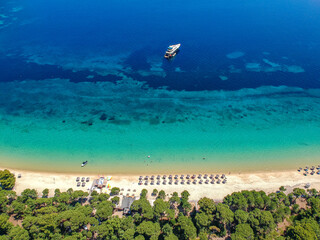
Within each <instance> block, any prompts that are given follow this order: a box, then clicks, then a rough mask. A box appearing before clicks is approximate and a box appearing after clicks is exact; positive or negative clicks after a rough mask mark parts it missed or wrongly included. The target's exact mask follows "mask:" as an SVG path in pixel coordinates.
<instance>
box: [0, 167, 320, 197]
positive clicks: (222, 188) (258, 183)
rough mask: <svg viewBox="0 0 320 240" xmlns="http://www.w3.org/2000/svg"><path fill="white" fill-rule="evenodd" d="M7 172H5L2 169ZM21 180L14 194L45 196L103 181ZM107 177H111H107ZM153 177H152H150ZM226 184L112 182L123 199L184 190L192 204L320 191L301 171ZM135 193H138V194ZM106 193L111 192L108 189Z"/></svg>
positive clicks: (37, 175)
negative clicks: (242, 195) (236, 195)
mask: <svg viewBox="0 0 320 240" xmlns="http://www.w3.org/2000/svg"><path fill="white" fill-rule="evenodd" d="M2 169H3V168H2ZM9 170H10V171H11V172H13V173H15V175H16V176H17V175H18V174H21V175H22V177H21V178H16V185H15V187H14V189H13V190H14V191H16V192H17V193H18V194H20V193H21V192H22V191H23V190H24V189H27V188H30V189H32V188H33V189H36V190H37V191H38V194H39V195H41V193H42V191H43V189H45V188H48V189H49V191H50V194H49V195H50V196H52V195H53V194H54V190H55V189H56V188H59V189H60V190H61V191H66V190H67V189H69V188H73V189H74V190H83V191H87V189H88V188H89V187H91V185H92V182H93V180H94V179H97V178H99V177H100V176H99V175H90V174H86V175H79V174H61V173H44V172H31V171H21V170H15V169H9ZM104 176H105V177H106V176H107V175H104ZM149 176H150V175H149ZM76 177H90V182H89V183H86V186H85V187H77V186H76ZM227 179H228V181H227V183H226V184H216V183H215V184H201V185H200V184H199V183H197V184H195V185H194V184H191V185H187V184H184V185H182V184H180V183H179V184H178V185H175V184H173V185H168V184H167V185H163V184H161V185H150V184H149V185H147V186H146V185H138V182H139V176H132V175H127V176H125V175H115V176H112V180H111V181H109V184H110V186H111V187H119V188H120V189H124V190H123V191H122V194H123V195H127V194H129V195H133V194H135V196H139V193H140V192H141V190H142V189H144V188H145V189H147V190H148V192H149V194H151V192H152V190H153V189H157V190H158V191H160V190H164V191H165V192H166V193H167V194H172V193H173V192H178V193H181V192H182V191H184V190H187V191H189V193H190V200H194V201H197V200H199V199H200V198H202V197H208V198H212V199H214V200H216V201H221V200H222V199H223V198H224V197H225V196H226V195H228V194H231V193H233V192H237V191H241V190H256V191H260V190H262V191H265V192H266V193H270V192H275V191H277V190H278V189H279V187H280V186H284V187H285V188H287V190H288V191H291V190H292V189H293V188H296V187H304V186H305V185H306V184H307V183H310V185H311V186H310V188H315V189H317V190H319V189H320V175H317V174H315V175H313V176H311V175H308V176H303V175H302V173H299V172H297V171H282V172H256V173H237V174H230V175H227ZM133 190H136V191H135V192H134V191H133ZM103 192H108V190H107V189H104V190H103Z"/></svg>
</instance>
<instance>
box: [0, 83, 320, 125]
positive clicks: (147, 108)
mask: <svg viewBox="0 0 320 240" xmlns="http://www.w3.org/2000/svg"><path fill="white" fill-rule="evenodd" d="M0 89H1V90H0V92H1V94H0V114H1V115H0V116H1V119H2V121H3V120H4V119H6V118H8V117H10V116H11V117H19V116H24V117H29V118H30V119H33V120H32V121H37V120H41V119H48V118H50V119H55V118H56V119H57V120H59V122H61V121H62V120H64V121H67V122H78V123H79V125H87V126H92V125H95V124H100V125H101V124H104V125H106V124H117V125H128V124H130V123H131V122H132V121H134V122H143V123H148V124H151V125H158V124H170V123H176V122H179V123H187V122H190V121H193V120H197V121H206V120H208V119H210V120H213V121H214V122H216V123H217V124H218V125H227V126H237V125H238V124H242V125H246V126H254V127H261V126H263V127H264V128H268V127H269V126H274V125H282V124H289V123H290V122H292V123H294V124H297V123H299V122H314V123H318V118H319V117H320V108H319V106H320V90H316V89H314V90H305V89H301V88H292V87H285V86H282V87H270V86H269V87H260V88H257V89H242V90H238V91H199V92H185V91H169V90H166V89H151V88H147V87H146V86H145V85H143V84H142V83H139V82H136V81H122V82H119V83H117V84H114V83H110V82H99V83H88V82H83V83H72V82H70V81H68V80H66V79H50V80H43V81H23V82H18V81H17V82H7V83H0ZM64 126H65V125H64Z"/></svg>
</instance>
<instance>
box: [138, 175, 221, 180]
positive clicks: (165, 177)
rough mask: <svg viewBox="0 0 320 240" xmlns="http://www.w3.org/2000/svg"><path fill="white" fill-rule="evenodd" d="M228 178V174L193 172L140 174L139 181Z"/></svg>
mask: <svg viewBox="0 0 320 240" xmlns="http://www.w3.org/2000/svg"><path fill="white" fill-rule="evenodd" d="M219 178H221V179H226V175H224V174H222V175H221V176H220V175H219V174H216V175H214V174H210V175H208V174H204V175H202V174H199V175H196V174H193V175H189V174H188V175H168V176H167V175H157V176H155V175H152V176H150V177H149V176H140V177H139V181H142V180H149V179H150V180H155V179H157V180H158V181H160V179H164V180H166V179H169V180H178V179H181V180H184V179H187V180H190V179H207V180H208V179H219Z"/></svg>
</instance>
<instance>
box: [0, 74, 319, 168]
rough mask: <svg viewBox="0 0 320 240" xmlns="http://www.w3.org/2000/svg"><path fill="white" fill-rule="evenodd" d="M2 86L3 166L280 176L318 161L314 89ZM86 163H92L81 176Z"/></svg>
mask: <svg viewBox="0 0 320 240" xmlns="http://www.w3.org/2000/svg"><path fill="white" fill-rule="evenodd" d="M1 88H2V89H3V90H5V91H4V92H3V94H2V95H1V98H0V99H1V104H3V105H4V102H5V103H6V108H2V120H1V138H0V143H1V144H0V146H1V147H0V152H1V155H2V156H1V159H2V165H3V166H5V167H15V168H23V169H29V170H42V171H43V170H45V171H58V172H79V171H85V172H91V173H113V174H116V173H117V174H125V173H131V174H134V173H148V172H150V173H151V172H152V173H156V172H194V171H195V172H205V171H216V172H219V171H228V172H229V171H231V172H235V171H254V170H257V171H262V170H280V169H291V168H294V167H297V166H299V165H301V164H316V163H317V162H318V161H319V159H318V156H319V153H320V148H319V143H320V134H319V133H320V132H319V129H320V124H319V121H318V120H317V119H318V116H319V112H320V108H319V107H318V106H319V104H320V98H319V96H320V91H319V90H303V89H300V88H288V87H262V88H258V89H243V90H239V91H236V92H232V91H231V92H219V91H214V92H213V91H211V92H178V91H167V90H163V89H158V90H151V89H148V90H146V89H141V86H140V85H132V84H127V83H119V84H118V85H114V84H112V83H100V84H92V83H70V82H69V81H68V80H59V79H51V80H43V81H41V83H40V82H39V81H27V82H12V83H10V84H8V83H5V84H2V85H1ZM52 89H54V90H55V91H52ZM115 96H117V97H115ZM39 98H40V99H42V100H41V101H39ZM44 99H45V101H44ZM148 156H150V158H148ZM85 160H89V163H90V164H88V166H87V167H86V168H84V169H81V168H80V167H79V165H80V163H81V162H82V161H85Z"/></svg>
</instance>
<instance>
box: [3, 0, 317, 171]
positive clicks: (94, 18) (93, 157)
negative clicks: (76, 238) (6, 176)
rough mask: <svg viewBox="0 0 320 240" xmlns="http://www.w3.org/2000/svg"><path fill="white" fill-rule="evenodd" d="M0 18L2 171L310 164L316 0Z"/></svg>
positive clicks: (36, 4) (30, 12)
mask: <svg viewBox="0 0 320 240" xmlns="http://www.w3.org/2000/svg"><path fill="white" fill-rule="evenodd" d="M0 9H1V15H0V52H1V56H0V73H1V75H0V76H1V77H0V125H1V131H0V158H1V162H2V163H1V166H4V167H15V168H24V169H29V170H42V171H59V172H70V171H73V172H79V171H86V172H92V173H96V172H99V173H100V172H101V173H113V174H115V173H123V174H125V173H149V172H150V173H151V172H170V171H171V172H173V171H174V172H190V171H197V172H204V171H232V172H234V171H253V170H259V171H260V170H280V169H288V168H295V167H298V166H300V165H301V164H303V165H305V164H318V162H317V161H319V159H318V156H319V153H320V150H319V149H320V148H319V145H320V123H319V121H318V119H319V116H320V98H319V97H320V90H319V88H320V75H319V69H320V65H319V62H320V61H319V60H320V4H319V3H318V2H317V1H284V0H280V1H279V0H277V1H276V0H273V1H258V2H257V1H253V0H249V1H246V2H243V1H236V0H231V1H220V0H219V1H202V2H201V3H198V2H196V1H174V2H172V1H152V2H146V1H140V0H136V1H130V2H127V1H108V2H106V1H95V2H91V1H81V2H78V1H68V2H67V3H66V2H65V1H60V0H55V1H46V2H43V1H40V0H30V1H27V2H25V1H10V2H7V3H0ZM178 42H179V43H181V44H182V47H181V51H180V52H179V54H178V55H177V56H176V57H175V58H174V59H173V60H171V61H167V60H165V59H164V58H163V54H164V51H165V49H166V47H167V46H168V45H169V44H174V43H178ZM149 155H150V158H148V157H147V156H149ZM84 160H89V163H90V164H88V166H87V167H86V168H84V169H81V168H80V167H79V165H80V164H81V162H82V161H84ZM319 164H320V162H319Z"/></svg>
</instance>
